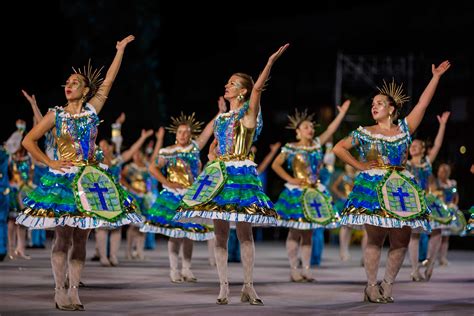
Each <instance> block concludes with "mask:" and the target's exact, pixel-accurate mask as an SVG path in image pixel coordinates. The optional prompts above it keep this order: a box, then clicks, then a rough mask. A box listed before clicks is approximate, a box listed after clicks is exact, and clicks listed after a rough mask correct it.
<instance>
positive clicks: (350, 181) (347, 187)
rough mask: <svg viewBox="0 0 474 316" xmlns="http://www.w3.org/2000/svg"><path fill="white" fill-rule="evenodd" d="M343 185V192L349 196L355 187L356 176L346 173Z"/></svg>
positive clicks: (343, 177)
mask: <svg viewBox="0 0 474 316" xmlns="http://www.w3.org/2000/svg"><path fill="white" fill-rule="evenodd" d="M341 186H342V189H343V190H342V192H344V194H345V196H346V197H348V196H349V193H351V191H352V188H353V187H354V177H351V176H350V175H348V174H344V175H343V176H342V181H341Z"/></svg>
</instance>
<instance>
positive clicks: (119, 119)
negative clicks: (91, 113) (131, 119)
mask: <svg viewBox="0 0 474 316" xmlns="http://www.w3.org/2000/svg"><path fill="white" fill-rule="evenodd" d="M124 122H125V113H124V112H122V113H120V116H119V117H117V119H116V120H115V123H119V124H123V123H124Z"/></svg>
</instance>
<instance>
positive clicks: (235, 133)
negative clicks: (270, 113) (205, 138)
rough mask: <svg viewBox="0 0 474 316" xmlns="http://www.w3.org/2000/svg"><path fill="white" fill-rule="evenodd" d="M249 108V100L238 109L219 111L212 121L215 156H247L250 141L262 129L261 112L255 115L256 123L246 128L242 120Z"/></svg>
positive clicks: (254, 138) (255, 137)
mask: <svg viewBox="0 0 474 316" xmlns="http://www.w3.org/2000/svg"><path fill="white" fill-rule="evenodd" d="M248 109H249V102H248V101H247V102H245V103H244V105H243V106H242V107H241V108H240V109H236V110H232V111H229V112H226V113H221V114H219V115H218V116H217V118H216V120H215V122H214V136H215V138H216V139H217V143H218V144H217V147H216V153H217V157H218V158H219V157H222V156H227V157H230V158H231V159H232V158H233V157H235V158H239V157H240V158H248V155H249V153H250V147H252V143H253V142H255V141H256V140H257V137H258V135H259V134H260V131H261V130H262V124H263V122H262V115H261V112H259V113H258V116H257V125H256V126H255V127H254V128H247V127H245V126H244V124H243V122H242V118H243V117H244V116H245V113H247V111H248Z"/></svg>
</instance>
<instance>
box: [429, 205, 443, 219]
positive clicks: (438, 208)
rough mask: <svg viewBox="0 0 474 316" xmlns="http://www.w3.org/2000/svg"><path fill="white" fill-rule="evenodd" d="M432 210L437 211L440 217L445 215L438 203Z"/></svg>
mask: <svg viewBox="0 0 474 316" xmlns="http://www.w3.org/2000/svg"><path fill="white" fill-rule="evenodd" d="M431 208H434V209H435V210H436V213H438V215H439V216H440V217H443V213H441V207H440V206H439V205H438V203H433V205H432V206H431Z"/></svg>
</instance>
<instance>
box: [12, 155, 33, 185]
mask: <svg viewBox="0 0 474 316" xmlns="http://www.w3.org/2000/svg"><path fill="white" fill-rule="evenodd" d="M33 168H34V167H33V162H32V161H31V157H30V156H29V155H26V156H23V157H21V158H20V159H12V160H11V170H12V179H11V180H12V182H13V183H16V184H18V185H22V184H25V183H31V182H32V180H33V179H32V170H33Z"/></svg>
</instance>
